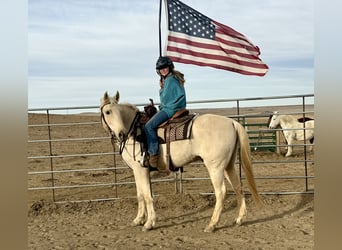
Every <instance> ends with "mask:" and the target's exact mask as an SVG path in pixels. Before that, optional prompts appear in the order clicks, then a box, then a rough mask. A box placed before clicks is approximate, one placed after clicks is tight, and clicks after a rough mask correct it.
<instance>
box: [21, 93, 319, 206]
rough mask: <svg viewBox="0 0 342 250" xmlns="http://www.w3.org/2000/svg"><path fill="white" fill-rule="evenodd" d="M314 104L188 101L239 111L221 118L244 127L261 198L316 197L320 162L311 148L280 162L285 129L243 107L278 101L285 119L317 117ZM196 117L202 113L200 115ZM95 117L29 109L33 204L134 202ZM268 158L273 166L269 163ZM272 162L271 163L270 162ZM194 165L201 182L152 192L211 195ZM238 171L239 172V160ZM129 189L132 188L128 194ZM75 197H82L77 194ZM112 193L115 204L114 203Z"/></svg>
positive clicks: (181, 176)
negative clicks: (42, 200)
mask: <svg viewBox="0 0 342 250" xmlns="http://www.w3.org/2000/svg"><path fill="white" fill-rule="evenodd" d="M313 98H314V95H313V94H309V95H296V96H277V97H263V98H245V99H225V100H205V101H194V102H188V106H191V105H198V104H202V105H203V104H209V103H226V104H227V106H228V105H229V104H230V105H231V104H232V103H235V104H236V105H235V107H233V108H231V107H230V108H221V110H220V111H221V112H223V115H226V116H229V117H231V118H233V119H236V120H238V121H239V122H241V123H242V124H243V125H244V126H245V127H246V129H247V132H248V134H249V137H250V146H251V150H252V152H253V155H252V156H253V159H252V163H253V165H255V167H254V168H255V172H256V180H257V184H258V186H260V187H261V193H264V194H293V193H313V192H314V187H313V181H312V180H313V179H314V174H313V166H314V160H313V155H312V154H310V153H309V154H308V153H307V150H306V147H307V144H306V143H298V144H296V145H294V146H296V147H297V148H298V152H299V153H298V154H297V156H296V157H295V158H285V157H283V156H282V155H280V153H281V150H280V149H282V148H284V147H286V146H287V145H286V143H285V142H284V141H281V140H279V137H281V130H279V129H274V130H270V129H268V127H267V125H268V124H267V119H268V117H269V115H270V114H271V113H270V112H268V111H267V112H265V109H266V108H264V107H262V105H261V106H258V107H255V108H259V109H257V111H253V113H250V109H251V108H250V107H248V106H247V107H241V103H242V102H251V101H255V100H256V101H259V102H260V101H264V102H265V105H266V106H267V107H268V108H273V106H272V105H270V104H267V102H268V101H270V100H275V99H280V100H283V103H284V104H283V105H277V106H276V107H277V108H280V109H281V110H280V112H281V113H282V114H291V115H298V116H304V115H307V114H311V115H314V112H313V104H307V100H308V99H309V100H310V99H313ZM285 100H297V101H298V104H295V105H293V104H291V105H290V107H291V108H290V109H289V104H286V101H285ZM312 103H313V100H312ZM143 105H145V104H137V106H138V107H139V106H143ZM292 106H293V107H292ZM89 109H93V110H94V112H93V113H89V112H88V113H87V114H82V113H81V112H78V113H77V114H67V115H63V114H61V113H60V112H61V111H66V112H69V111H70V110H78V111H82V110H89ZM308 109H309V111H308ZM194 110H197V109H196V108H194ZM200 110H201V112H208V113H210V112H214V111H215V110H217V109H203V108H202V109H200ZM258 110H260V111H258ZM261 110H263V111H261ZM56 111H58V112H56ZM54 112H56V113H54ZM97 112H98V107H97V106H86V107H64V108H39V109H29V110H28V113H29V124H28V129H29V138H28V143H29V144H28V161H29V164H28V177H29V180H28V190H29V192H30V197H31V199H33V200H34V199H40V198H42V197H45V198H46V197H51V198H52V199H53V201H55V202H67V201H71V200H72V201H82V200H112V199H117V198H121V197H126V196H134V195H135V192H134V188H133V187H134V178H133V175H132V172H131V170H130V169H129V168H128V166H127V165H126V164H125V163H124V162H123V161H122V159H121V156H120V154H119V153H118V150H117V148H115V147H114V148H113V147H112V146H111V143H110V137H109V136H108V135H107V134H106V133H105V132H104V130H103V129H102V127H101V124H100V121H99V114H98V113H97ZM277 137H278V138H277ZM95 149H96V150H95ZM93 150H95V151H93ZM265 155H267V157H268V159H265V157H266V156H265ZM270 158H271V160H269V159H270ZM191 165H192V167H193V168H195V172H198V173H199V174H198V175H196V176H195V175H194V176H191V175H190V174H189V173H188V172H186V173H183V172H182V171H179V172H177V173H175V174H174V175H172V176H171V177H169V178H167V179H154V180H152V183H153V186H154V185H166V184H161V183H167V185H174V186H175V190H176V192H196V193H205V194H209V193H212V192H209V191H208V189H211V185H210V181H209V180H210V179H209V177H208V175H207V174H206V171H205V169H204V168H203V164H202V162H200V161H199V162H195V163H192V164H191ZM236 166H237V167H238V166H239V162H238V161H237V164H236ZM259 166H260V167H259ZM286 170H288V173H287V172H286ZM294 170H295V171H294ZM239 171H240V176H241V177H242V181H244V176H243V173H242V172H241V169H239ZM189 172H190V171H189ZM46 178H48V179H46ZM281 180H289V182H288V183H286V184H284V183H281V187H280V189H278V190H276V188H275V187H277V185H279V183H280V181H281ZM303 180H304V182H303ZM265 181H273V182H274V183H275V184H274V189H273V187H272V186H270V185H269V184H268V183H266V184H264V183H265ZM199 182H206V183H207V185H202V184H198V183H199ZM277 182H278V183H277ZM189 183H190V184H189ZM194 183H195V185H194ZM191 185H192V186H191ZM201 187H205V188H206V190H202V189H201ZM127 188H128V189H129V192H128V193H127ZM113 189H114V193H113ZM120 189H124V191H122V192H121V193H119V191H120ZM73 190H78V191H76V192H74V191H73ZM83 190H84V191H83ZM246 191H247V190H246ZM156 193H158V191H156ZM247 193H248V192H247ZM113 194H114V197H112V195H113ZM94 196H95V197H94Z"/></svg>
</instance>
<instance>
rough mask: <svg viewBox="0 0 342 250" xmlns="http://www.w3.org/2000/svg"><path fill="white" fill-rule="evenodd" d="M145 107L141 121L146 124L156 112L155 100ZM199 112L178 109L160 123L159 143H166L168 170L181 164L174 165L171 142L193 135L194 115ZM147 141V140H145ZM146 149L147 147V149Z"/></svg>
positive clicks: (174, 168) (158, 130)
mask: <svg viewBox="0 0 342 250" xmlns="http://www.w3.org/2000/svg"><path fill="white" fill-rule="evenodd" d="M150 102H151V103H150V104H149V105H147V106H145V107H144V112H143V114H142V116H141V118H140V123H141V124H145V123H146V122H147V121H148V120H149V119H150V118H151V117H152V116H153V115H154V114H155V113H157V109H156V108H155V107H154V103H153V100H152V99H150ZM195 116H197V114H193V113H191V114H190V112H189V110H187V109H181V110H179V111H177V112H176V113H175V114H174V115H173V116H172V117H171V118H170V119H169V120H167V121H165V122H164V123H162V124H160V125H159V126H158V129H157V135H158V141H159V144H166V170H167V171H168V170H169V171H177V170H178V168H179V167H180V166H177V167H176V166H174V165H173V164H172V161H171V157H170V155H171V154H170V153H171V152H170V143H171V142H172V141H177V140H186V139H189V138H190V136H191V129H192V123H193V119H194V117H195ZM144 143H146V142H144ZM144 151H146V147H145V150H144Z"/></svg>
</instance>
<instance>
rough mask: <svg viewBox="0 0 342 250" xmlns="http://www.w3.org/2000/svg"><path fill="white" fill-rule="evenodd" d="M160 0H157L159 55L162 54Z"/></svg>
mask: <svg viewBox="0 0 342 250" xmlns="http://www.w3.org/2000/svg"><path fill="white" fill-rule="evenodd" d="M161 6H162V0H159V56H162V41H161V11H162V7H161Z"/></svg>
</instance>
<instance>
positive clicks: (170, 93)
mask: <svg viewBox="0 0 342 250" xmlns="http://www.w3.org/2000/svg"><path fill="white" fill-rule="evenodd" d="M159 97H160V105H159V109H160V110H163V111H165V112H166V113H167V115H168V116H169V118H171V117H172V116H173V115H174V114H175V113H176V112H177V111H178V110H180V109H185V107H186V96H185V89H184V86H182V85H181V84H180V82H179V80H178V79H177V78H176V77H175V76H174V75H173V74H172V73H171V74H169V75H168V76H167V77H166V78H165V79H164V87H163V88H161V89H160V90H159Z"/></svg>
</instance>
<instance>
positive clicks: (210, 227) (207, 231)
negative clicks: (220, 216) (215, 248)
mask: <svg viewBox="0 0 342 250" xmlns="http://www.w3.org/2000/svg"><path fill="white" fill-rule="evenodd" d="M214 231H215V227H213V226H206V228H205V229H204V232H205V233H212V232H214Z"/></svg>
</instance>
